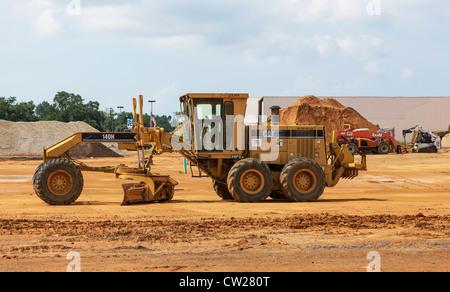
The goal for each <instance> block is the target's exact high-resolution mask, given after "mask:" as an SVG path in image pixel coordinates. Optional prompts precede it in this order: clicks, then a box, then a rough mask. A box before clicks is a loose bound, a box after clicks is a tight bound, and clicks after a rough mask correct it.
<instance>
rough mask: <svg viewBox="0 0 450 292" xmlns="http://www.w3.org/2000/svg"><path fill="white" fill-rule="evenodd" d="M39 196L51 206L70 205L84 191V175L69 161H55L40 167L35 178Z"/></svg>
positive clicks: (36, 190) (34, 181)
mask: <svg viewBox="0 0 450 292" xmlns="http://www.w3.org/2000/svg"><path fill="white" fill-rule="evenodd" d="M33 183H34V190H35V192H36V194H37V196H38V197H39V198H40V199H41V200H43V201H44V202H46V203H47V204H49V205H70V204H72V203H73V202H75V201H76V200H77V199H78V197H79V196H80V195H81V192H82V191H83V184H84V181H83V175H82V174H81V171H80V170H79V168H78V167H77V166H76V165H75V164H73V163H72V162H71V161H69V160H67V159H54V160H51V161H49V162H47V163H44V164H42V165H40V166H39V167H38V169H37V170H36V173H35V174H34V177H33Z"/></svg>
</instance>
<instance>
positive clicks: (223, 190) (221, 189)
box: [212, 180, 234, 200]
mask: <svg viewBox="0 0 450 292" xmlns="http://www.w3.org/2000/svg"><path fill="white" fill-rule="evenodd" d="M212 183H213V188H214V191H215V192H216V194H217V195H218V196H219V197H220V198H222V200H233V199H234V198H233V196H232V195H231V194H230V191H229V190H228V187H227V185H226V184H224V183H220V182H218V181H216V180H212Z"/></svg>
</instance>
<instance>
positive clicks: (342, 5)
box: [273, 0, 369, 23]
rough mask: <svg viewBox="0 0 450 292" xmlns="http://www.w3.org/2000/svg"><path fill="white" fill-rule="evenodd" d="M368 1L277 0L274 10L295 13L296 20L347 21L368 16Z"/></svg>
mask: <svg viewBox="0 0 450 292" xmlns="http://www.w3.org/2000/svg"><path fill="white" fill-rule="evenodd" d="M368 3H369V2H366V1H361V0H320V1H317V0H288V1H286V0H277V1H275V4H274V6H273V11H274V12H277V13H282V14H286V13H288V14H290V15H294V17H295V21H296V22H320V21H326V22H332V23H335V22H342V21H346V22H347V21H354V20H358V19H361V18H362V17H367V13H366V10H367V9H366V6H367V4H368Z"/></svg>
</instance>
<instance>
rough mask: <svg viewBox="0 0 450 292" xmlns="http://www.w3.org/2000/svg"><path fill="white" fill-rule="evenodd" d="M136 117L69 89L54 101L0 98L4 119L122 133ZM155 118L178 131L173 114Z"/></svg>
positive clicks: (0, 115)
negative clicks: (82, 125) (78, 125)
mask: <svg viewBox="0 0 450 292" xmlns="http://www.w3.org/2000/svg"><path fill="white" fill-rule="evenodd" d="M132 118H133V113H131V112H120V113H117V112H116V111H115V110H114V109H113V108H107V109H106V110H104V111H102V110H100V103H99V102H97V101H89V102H85V100H84V99H83V98H82V97H81V96H80V95H78V94H74V93H68V92H65V91H61V92H58V93H57V94H56V95H55V97H54V98H53V103H49V102H48V101H44V102H42V103H40V104H38V105H35V104H34V102H33V101H29V102H17V98H16V97H9V98H5V97H0V120H7V121H11V122H37V121H60V122H65V123H68V122H85V123H87V124H89V125H91V126H92V127H94V128H96V129H97V130H99V131H101V132H108V131H112V132H115V131H119V132H120V131H124V130H125V129H127V120H128V119H132ZM155 120H156V124H157V126H158V127H161V128H164V130H165V131H166V132H171V131H173V130H174V127H172V125H171V122H172V117H171V116H166V115H162V116H159V115H155ZM150 122H151V117H150V115H149V114H144V125H145V126H146V127H150Z"/></svg>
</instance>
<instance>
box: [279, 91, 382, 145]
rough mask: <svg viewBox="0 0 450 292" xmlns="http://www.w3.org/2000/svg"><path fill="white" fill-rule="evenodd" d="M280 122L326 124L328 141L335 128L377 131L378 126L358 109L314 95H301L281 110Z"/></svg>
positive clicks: (332, 99) (286, 123)
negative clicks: (348, 126) (347, 125)
mask: <svg viewBox="0 0 450 292" xmlns="http://www.w3.org/2000/svg"><path fill="white" fill-rule="evenodd" d="M280 124H285V125H289V124H298V125H324V126H325V130H326V133H327V135H326V138H327V141H330V140H331V132H332V131H333V130H346V127H345V126H344V125H346V124H349V125H350V127H351V129H352V130H354V129H361V128H368V129H369V130H370V131H377V130H378V127H377V126H375V125H374V124H372V123H371V122H369V121H368V120H367V119H365V118H364V117H363V116H362V115H361V114H359V113H358V112H357V111H356V110H354V109H353V108H350V107H345V106H343V105H342V104H341V103H340V102H338V101H337V100H335V99H334V98H329V97H327V98H322V99H320V98H317V97H315V96H313V95H307V96H304V97H301V98H300V99H298V100H297V101H295V102H294V103H293V104H291V105H290V106H289V107H287V108H284V109H282V110H281V111H280Z"/></svg>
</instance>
